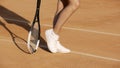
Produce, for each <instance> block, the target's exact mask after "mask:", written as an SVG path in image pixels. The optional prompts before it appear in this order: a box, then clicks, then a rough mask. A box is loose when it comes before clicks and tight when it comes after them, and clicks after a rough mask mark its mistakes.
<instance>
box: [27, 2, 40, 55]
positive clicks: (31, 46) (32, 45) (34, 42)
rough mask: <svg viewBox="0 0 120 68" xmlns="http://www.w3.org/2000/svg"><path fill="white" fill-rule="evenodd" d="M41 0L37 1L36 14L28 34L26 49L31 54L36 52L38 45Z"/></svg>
mask: <svg viewBox="0 0 120 68" xmlns="http://www.w3.org/2000/svg"><path fill="white" fill-rule="evenodd" d="M40 4H41V0H37V6H36V13H35V16H34V19H33V23H32V25H31V29H30V31H29V34H28V41H27V47H28V50H29V52H30V53H31V54H32V53H34V52H36V50H37V49H38V46H39V43H40V18H39V11H40Z"/></svg>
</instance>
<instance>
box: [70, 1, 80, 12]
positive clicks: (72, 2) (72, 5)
mask: <svg viewBox="0 0 120 68" xmlns="http://www.w3.org/2000/svg"><path fill="white" fill-rule="evenodd" d="M69 5H71V7H72V9H73V10H76V9H78V8H79V6H80V2H79V0H71V1H70V4H69Z"/></svg>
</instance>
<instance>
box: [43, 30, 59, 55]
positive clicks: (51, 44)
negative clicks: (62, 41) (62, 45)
mask: <svg viewBox="0 0 120 68" xmlns="http://www.w3.org/2000/svg"><path fill="white" fill-rule="evenodd" d="M45 35H46V41H47V46H48V49H49V50H50V52H52V53H56V52H57V47H56V43H57V41H56V40H58V38H59V36H58V35H55V33H54V32H53V29H50V30H46V32H45Z"/></svg>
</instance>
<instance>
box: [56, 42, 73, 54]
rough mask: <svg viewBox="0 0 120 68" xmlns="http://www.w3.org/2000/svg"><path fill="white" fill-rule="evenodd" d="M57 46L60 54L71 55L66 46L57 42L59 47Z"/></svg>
mask: <svg viewBox="0 0 120 68" xmlns="http://www.w3.org/2000/svg"><path fill="white" fill-rule="evenodd" d="M56 46H57V51H58V52H59V53H70V52H71V51H70V50H69V49H67V48H65V47H64V46H62V45H61V44H60V42H59V41H57V45H56Z"/></svg>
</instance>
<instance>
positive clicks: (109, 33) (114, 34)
mask: <svg viewBox="0 0 120 68" xmlns="http://www.w3.org/2000/svg"><path fill="white" fill-rule="evenodd" d="M3 19H7V20H11V21H18V22H23V23H29V22H26V21H21V20H16V19H10V18H3ZM29 25H30V24H29ZM41 26H48V27H52V25H48V24H41ZM63 28H64V29H69V30H77V31H83V32H90V33H97V34H104V35H111V36H120V34H118V33H111V32H102V31H96V30H90V29H83V28H74V27H63Z"/></svg>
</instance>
